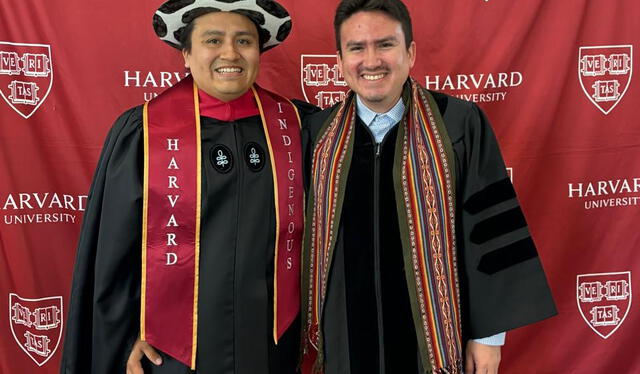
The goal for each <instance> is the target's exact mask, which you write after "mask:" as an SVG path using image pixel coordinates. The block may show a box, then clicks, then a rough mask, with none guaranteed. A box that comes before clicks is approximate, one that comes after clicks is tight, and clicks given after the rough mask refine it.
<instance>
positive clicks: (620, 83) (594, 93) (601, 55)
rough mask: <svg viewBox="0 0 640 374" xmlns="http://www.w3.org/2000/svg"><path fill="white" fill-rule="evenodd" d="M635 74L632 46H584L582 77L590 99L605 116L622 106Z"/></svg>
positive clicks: (581, 82) (581, 58)
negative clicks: (620, 103) (617, 106)
mask: <svg viewBox="0 0 640 374" xmlns="http://www.w3.org/2000/svg"><path fill="white" fill-rule="evenodd" d="M632 73H633V46H632V45H603V46H594V47H580V53H579V57H578V78H579V80H580V85H581V86H582V91H584V93H585V95H587V98H589V100H590V101H591V102H592V103H593V105H595V106H596V107H597V108H598V109H600V111H601V112H602V113H604V114H609V113H610V112H611V111H612V110H613V108H615V107H616V105H618V103H619V102H620V100H622V97H623V96H624V94H625V93H626V92H627V89H628V88H629V83H630V82H631V75H632Z"/></svg>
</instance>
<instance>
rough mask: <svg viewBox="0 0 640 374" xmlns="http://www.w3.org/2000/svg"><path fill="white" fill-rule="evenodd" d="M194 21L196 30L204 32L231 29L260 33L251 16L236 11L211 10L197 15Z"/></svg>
mask: <svg viewBox="0 0 640 374" xmlns="http://www.w3.org/2000/svg"><path fill="white" fill-rule="evenodd" d="M193 22H194V30H197V31H199V32H202V33H209V32H221V33H226V32H229V31H231V32H233V33H247V34H255V35H257V34H258V29H257V26H256V25H255V24H254V23H253V21H251V19H250V18H249V17H247V16H245V15H242V14H239V13H235V12H210V13H207V14H203V15H201V16H199V17H197V18H196V19H194V20H193Z"/></svg>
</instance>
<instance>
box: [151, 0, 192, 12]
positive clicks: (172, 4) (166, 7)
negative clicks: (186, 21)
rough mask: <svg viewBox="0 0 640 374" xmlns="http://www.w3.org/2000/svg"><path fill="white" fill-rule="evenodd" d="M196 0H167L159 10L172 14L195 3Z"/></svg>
mask: <svg viewBox="0 0 640 374" xmlns="http://www.w3.org/2000/svg"><path fill="white" fill-rule="evenodd" d="M195 2H196V0H176V1H167V2H166V3H164V4H162V6H161V7H160V8H159V9H158V10H159V11H161V12H162V13H164V14H171V13H175V12H177V11H179V10H180V9H182V8H184V7H187V6H189V5H191V4H193V3H195Z"/></svg>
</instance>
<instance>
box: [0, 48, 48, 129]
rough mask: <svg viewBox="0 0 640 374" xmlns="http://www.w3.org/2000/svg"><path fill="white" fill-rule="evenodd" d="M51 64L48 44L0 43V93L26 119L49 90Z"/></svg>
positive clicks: (36, 108)
mask: <svg viewBox="0 0 640 374" xmlns="http://www.w3.org/2000/svg"><path fill="white" fill-rule="evenodd" d="M52 84H53V65H52V64H51V47H50V46H49V45H48V44H22V43H9V42H0V95H2V98H3V99H4V101H6V102H7V104H9V106H10V107H11V108H13V110H15V111H16V112H17V113H18V114H20V115H21V116H22V117H24V118H29V117H31V115H33V113H35V112H36V110H38V108H39V107H40V105H42V103H43V102H44V101H45V99H46V98H47V96H48V95H49V91H51V86H52Z"/></svg>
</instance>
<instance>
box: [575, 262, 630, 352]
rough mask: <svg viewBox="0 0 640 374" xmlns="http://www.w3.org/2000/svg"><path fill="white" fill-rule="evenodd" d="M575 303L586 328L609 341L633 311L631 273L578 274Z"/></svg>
mask: <svg viewBox="0 0 640 374" xmlns="http://www.w3.org/2000/svg"><path fill="white" fill-rule="evenodd" d="M576 300H577V302H578V309H579V310H580V314H581V315H582V318H583V319H584V321H585V322H586V323H587V325H588V326H589V327H590V328H591V329H592V330H593V331H594V332H595V333H596V334H598V335H599V336H600V337H601V338H603V339H607V338H608V337H610V336H611V335H613V333H614V332H616V331H617V330H618V329H619V328H620V326H622V323H623V322H624V320H625V318H627V314H628V313H629V309H630V308H631V272H630V271H623V272H618V273H599V274H580V275H578V276H577V281H576Z"/></svg>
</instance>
